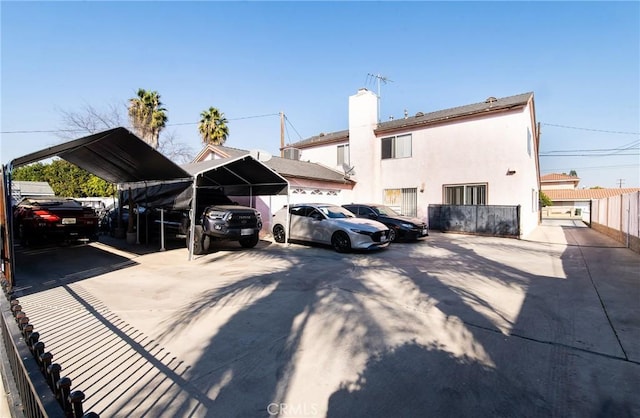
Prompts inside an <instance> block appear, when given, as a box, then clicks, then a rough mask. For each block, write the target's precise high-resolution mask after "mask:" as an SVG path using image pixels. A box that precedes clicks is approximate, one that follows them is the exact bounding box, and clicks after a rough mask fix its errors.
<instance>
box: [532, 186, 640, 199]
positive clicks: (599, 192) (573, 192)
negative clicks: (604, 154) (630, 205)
mask: <svg viewBox="0 0 640 418" xmlns="http://www.w3.org/2000/svg"><path fill="white" fill-rule="evenodd" d="M542 192H543V193H544V194H546V195H547V196H549V199H551V200H556V201H560V200H591V199H604V198H605V197H611V196H618V195H621V194H628V193H636V192H640V188H638V187H629V188H625V189H557V190H543V191H542Z"/></svg>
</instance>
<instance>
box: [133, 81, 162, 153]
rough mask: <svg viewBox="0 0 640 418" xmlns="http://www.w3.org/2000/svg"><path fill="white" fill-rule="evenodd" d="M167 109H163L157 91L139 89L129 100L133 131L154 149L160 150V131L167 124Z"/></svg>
mask: <svg viewBox="0 0 640 418" xmlns="http://www.w3.org/2000/svg"><path fill="white" fill-rule="evenodd" d="M166 111H167V109H165V108H164V107H162V102H160V95H159V94H158V92H157V91H147V90H145V89H138V92H137V97H134V98H132V99H129V120H130V121H131V126H132V127H133V130H134V131H135V132H136V134H138V136H140V137H141V138H142V139H143V140H144V141H145V142H147V143H148V144H149V145H151V146H152V147H153V148H158V140H159V138H160V131H162V129H164V127H165V126H166V124H167V114H166Z"/></svg>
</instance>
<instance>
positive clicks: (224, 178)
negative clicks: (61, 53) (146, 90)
mask: <svg viewBox="0 0 640 418" xmlns="http://www.w3.org/2000/svg"><path fill="white" fill-rule="evenodd" d="M52 157H59V158H62V159H64V160H66V161H68V162H70V163H72V164H75V165H77V166H78V167H80V168H82V169H84V170H86V171H88V172H90V173H92V174H94V175H96V176H98V177H100V178H102V179H104V180H106V181H108V182H111V183H116V184H117V185H118V189H119V190H120V191H121V193H122V194H123V196H122V197H123V198H127V199H128V198H129V193H128V190H129V188H130V189H131V198H132V200H133V202H134V203H136V204H140V203H143V202H144V203H145V205H147V206H149V207H156V208H161V209H182V210H190V218H191V225H193V224H194V221H195V216H196V210H193V209H196V208H197V207H198V206H197V205H196V197H197V196H199V195H200V191H202V195H203V196H206V190H212V189H216V190H218V191H222V192H224V193H225V194H227V195H233V196H257V195H276V194H285V193H286V194H288V187H289V184H288V182H287V180H286V179H284V178H283V177H282V176H280V175H279V174H277V173H276V172H275V171H273V170H272V169H270V168H269V167H267V166H266V165H264V164H263V163H262V162H261V161H258V160H256V159H255V158H253V157H251V156H250V155H247V156H243V157H240V158H235V159H220V160H212V161H204V162H200V163H195V164H187V165H184V166H179V165H177V164H175V163H174V162H172V161H171V160H169V159H168V158H167V157H165V156H164V155H163V154H161V153H160V152H158V151H157V150H155V149H154V148H152V147H151V146H149V145H148V144H147V143H146V142H144V141H143V140H141V139H140V138H138V137H137V136H136V135H134V134H133V133H132V132H130V131H129V130H128V129H126V128H123V127H118V128H114V129H110V130H107V131H103V132H99V133H96V134H92V135H89V136H85V137H83V138H79V139H76V140H72V141H68V142H65V143H62V144H59V145H55V146H52V147H49V148H45V149H42V150H40V151H36V152H33V153H30V154H27V155H24V156H22V157H19V158H16V159H14V160H12V161H11V162H10V163H9V164H8V165H6V166H4V167H3V173H7V174H9V175H8V176H7V177H8V178H7V179H6V180H4V182H3V185H4V186H5V187H3V189H4V196H3V199H4V201H5V202H11V200H10V197H11V196H10V193H11V178H10V177H11V176H10V174H11V171H12V170H13V169H14V168H17V167H21V166H24V165H28V164H32V163H35V162H38V161H42V160H45V159H48V158H52ZM204 203H206V202H204ZM4 207H5V217H6V220H7V224H8V228H7V234H8V236H9V242H11V243H12V242H13V231H12V229H13V228H12V213H11V205H10V204H8V205H5V206H4ZM193 229H194V228H191V240H190V242H191V244H190V245H189V259H191V258H192V251H193ZM8 247H9V248H11V249H10V251H11V254H10V255H7V257H6V258H8V259H10V260H13V259H14V258H13V249H12V245H9V246H8ZM11 276H12V277H13V266H11Z"/></svg>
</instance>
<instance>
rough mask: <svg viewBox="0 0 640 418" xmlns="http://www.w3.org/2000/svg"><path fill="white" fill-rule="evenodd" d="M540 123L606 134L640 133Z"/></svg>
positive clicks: (638, 133) (637, 133) (546, 124)
mask: <svg viewBox="0 0 640 418" xmlns="http://www.w3.org/2000/svg"><path fill="white" fill-rule="evenodd" d="M540 125H544V126H554V127H556V128H566V129H578V130H580V131H591V132H603V133H606V134H619V135H640V132H624V131H609V130H604V129H592V128H580V127H577V126H567V125H556V124H553V123H542V122H540Z"/></svg>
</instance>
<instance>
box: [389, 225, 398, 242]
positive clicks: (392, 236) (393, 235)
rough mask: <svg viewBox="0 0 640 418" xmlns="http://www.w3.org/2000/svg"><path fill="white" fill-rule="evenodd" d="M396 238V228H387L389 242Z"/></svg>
mask: <svg viewBox="0 0 640 418" xmlns="http://www.w3.org/2000/svg"><path fill="white" fill-rule="evenodd" d="M397 239H398V235H396V230H395V229H393V228H389V242H394V241H395V240H397Z"/></svg>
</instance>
